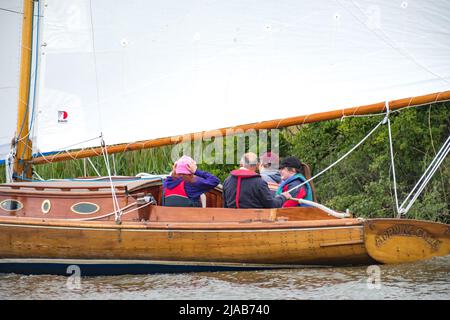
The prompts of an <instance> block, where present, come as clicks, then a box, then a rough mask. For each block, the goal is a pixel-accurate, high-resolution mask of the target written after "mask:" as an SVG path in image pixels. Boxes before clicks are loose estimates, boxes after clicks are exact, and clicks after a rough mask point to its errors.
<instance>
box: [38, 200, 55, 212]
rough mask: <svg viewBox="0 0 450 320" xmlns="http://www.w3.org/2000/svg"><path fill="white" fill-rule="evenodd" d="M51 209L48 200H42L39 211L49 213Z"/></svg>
mask: <svg viewBox="0 0 450 320" xmlns="http://www.w3.org/2000/svg"><path fill="white" fill-rule="evenodd" d="M51 208H52V204H51V203H50V200H48V199H47V200H44V201H42V204H41V210H42V212H43V213H49V212H50V209H51Z"/></svg>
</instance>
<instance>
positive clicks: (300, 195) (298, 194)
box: [277, 157, 313, 208]
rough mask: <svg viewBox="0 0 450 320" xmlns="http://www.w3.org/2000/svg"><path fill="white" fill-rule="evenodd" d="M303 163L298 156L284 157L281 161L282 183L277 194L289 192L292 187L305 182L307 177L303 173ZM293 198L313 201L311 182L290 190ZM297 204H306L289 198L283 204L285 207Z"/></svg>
mask: <svg viewBox="0 0 450 320" xmlns="http://www.w3.org/2000/svg"><path fill="white" fill-rule="evenodd" d="M302 172H303V165H302V163H301V162H300V160H299V159H298V158H296V157H287V158H284V159H283V160H282V161H281V163H280V175H281V179H282V181H281V183H280V186H279V187H278V190H277V194H284V193H287V192H288V191H289V190H291V189H292V188H295V187H297V186H298V185H300V184H302V183H304V182H305V181H306V178H305V177H304V176H303V174H302ZM290 194H291V196H292V198H297V199H305V200H309V201H313V197H312V191H311V186H310V185H309V183H306V184H304V185H302V186H301V187H298V188H296V189H294V190H292V191H291V192H290ZM297 206H305V205H300V204H299V203H298V202H297V201H295V200H292V199H290V200H288V201H286V202H285V203H284V204H283V208H286V207H297Z"/></svg>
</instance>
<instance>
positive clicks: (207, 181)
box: [193, 169, 220, 192]
mask: <svg viewBox="0 0 450 320" xmlns="http://www.w3.org/2000/svg"><path fill="white" fill-rule="evenodd" d="M195 175H196V178H195V181H194V183H193V184H194V185H195V186H196V187H197V188H198V189H199V191H203V192H207V191H209V190H211V189H213V188H215V187H216V186H217V185H218V184H219V183H220V180H219V178H217V177H216V176H215V175H213V174H211V173H209V172H206V171H201V170H199V169H197V170H196V171H195Z"/></svg>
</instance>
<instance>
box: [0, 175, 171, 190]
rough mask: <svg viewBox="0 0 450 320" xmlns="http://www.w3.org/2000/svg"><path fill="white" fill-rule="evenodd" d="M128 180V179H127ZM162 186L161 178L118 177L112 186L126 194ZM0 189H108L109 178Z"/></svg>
mask: <svg viewBox="0 0 450 320" xmlns="http://www.w3.org/2000/svg"><path fill="white" fill-rule="evenodd" d="M127 178H128V179H127ZM160 184H162V178H161V177H155V178H146V179H138V180H136V177H120V178H119V179H117V178H115V179H114V180H113V185H114V186H115V187H117V188H126V189H127V190H128V192H133V191H136V190H139V189H142V188H145V187H148V186H154V185H160ZM0 188H13V189H22V188H33V189H36V188H38V189H47V188H48V189H110V188H111V184H110V181H109V178H107V177H106V178H104V179H103V178H100V179H98V180H87V179H86V180H85V181H83V179H79V180H55V181H42V182H15V183H4V184H1V185H0Z"/></svg>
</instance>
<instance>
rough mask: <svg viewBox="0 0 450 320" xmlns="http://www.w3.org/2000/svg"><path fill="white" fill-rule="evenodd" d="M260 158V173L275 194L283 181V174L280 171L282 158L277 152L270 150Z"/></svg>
mask: <svg viewBox="0 0 450 320" xmlns="http://www.w3.org/2000/svg"><path fill="white" fill-rule="evenodd" d="M259 160H260V164H259V174H260V175H261V178H263V180H264V181H265V182H267V184H268V185H269V189H270V191H271V192H272V194H273V195H275V194H276V192H277V190H278V186H279V185H280V182H281V175H280V172H279V171H278V167H279V165H280V158H279V157H278V155H277V154H276V153H274V152H271V151H269V152H265V153H264V154H263V155H262V156H261V157H260V158H259Z"/></svg>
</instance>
